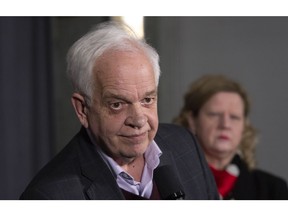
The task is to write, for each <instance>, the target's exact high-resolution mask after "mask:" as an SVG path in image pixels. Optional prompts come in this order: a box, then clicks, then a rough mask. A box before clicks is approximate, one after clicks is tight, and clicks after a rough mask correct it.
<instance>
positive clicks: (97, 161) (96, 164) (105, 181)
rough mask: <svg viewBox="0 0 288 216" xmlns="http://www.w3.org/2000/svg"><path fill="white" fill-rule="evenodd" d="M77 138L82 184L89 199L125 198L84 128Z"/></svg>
mask: <svg viewBox="0 0 288 216" xmlns="http://www.w3.org/2000/svg"><path fill="white" fill-rule="evenodd" d="M80 133H82V136H81V138H80V140H79V151H78V152H79V154H78V158H79V161H80V169H81V174H82V175H83V177H84V178H83V179H85V180H83V181H84V182H83V185H85V190H86V195H87V197H88V198H89V199H91V200H116V199H125V198H124V196H123V194H122V192H121V190H120V188H119V187H118V185H117V182H116V180H115V178H114V176H113V174H112V172H111V171H110V169H109V168H108V166H107V165H106V163H105V162H104V161H103V160H102V158H101V156H100V155H99V154H98V152H97V151H96V149H95V147H94V145H93V144H92V142H91V141H90V139H89V136H88V134H87V132H86V130H85V129H84V128H82V130H81V132H80Z"/></svg>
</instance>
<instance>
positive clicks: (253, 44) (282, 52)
mask: <svg viewBox="0 0 288 216" xmlns="http://www.w3.org/2000/svg"><path fill="white" fill-rule="evenodd" d="M120 18H121V17H0V123H1V124H0V199H2V200H4V199H5V200H7V199H8V200H14V199H18V198H19V196H20V194H21V193H22V191H23V190H24V188H25V187H26V186H27V184H28V183H29V181H30V180H31V179H32V177H33V176H34V175H35V174H36V173H37V171H39V169H40V168H41V167H43V166H44V165H45V164H46V163H47V162H48V161H49V160H50V159H51V158H52V157H53V156H54V155H55V154H56V153H57V152H59V151H60V150H61V149H62V148H63V147H64V146H65V145H66V144H67V143H68V142H69V141H70V139H71V138H72V137H73V136H74V135H75V133H77V132H78V130H79V129H80V124H79V122H78V120H77V118H76V115H75V114H74V111H73V108H72V106H71V102H70V96H71V93H72V87H71V85H70V83H69V81H68V80H67V78H66V74H65V70H66V60H65V56H66V53H67V50H68V48H69V47H70V46H71V45H72V43H73V42H75V41H76V40H77V39H78V38H79V37H81V36H82V35H83V34H85V33H86V32H87V31H88V30H90V29H91V27H93V26H94V25H96V24H98V23H100V22H104V21H107V20H110V19H120ZM121 20H123V21H125V22H129V23H128V24H129V25H131V26H132V25H134V24H135V25H137V28H139V30H140V31H139V35H140V36H141V35H143V36H144V37H145V38H146V40H147V41H148V43H150V44H151V45H152V46H154V47H155V48H156V49H157V51H158V53H159V55H160V66H161V71H162V74H161V77H160V86H159V104H158V110H159V119H160V122H171V121H172V119H173V118H174V117H175V116H176V115H177V114H178V112H179V111H180V108H181V107H182V105H183V95H184V93H185V92H186V90H187V89H188V86H189V84H190V83H191V82H192V81H193V80H195V79H196V78H198V77H199V76H202V75H203V74H206V73H217V74H219V73H222V74H225V75H228V76H229V77H231V78H234V79H236V80H238V81H239V82H240V83H241V84H242V85H243V86H244V87H245V88H246V89H247V91H248V93H249V95H250V98H251V101H252V112H251V116H250V117H251V120H252V123H253V124H254V126H255V127H256V128H257V129H258V131H259V133H260V140H259V144H258V146H257V154H256V155H257V162H258V163H257V164H258V167H259V168H261V169H264V170H266V171H269V172H271V173H274V174H275V175H278V176H281V177H283V178H284V179H285V180H286V181H287V180H288V170H287V168H286V164H287V162H288V159H287V153H288V144H287V139H286V137H287V136H286V133H287V132H286V131H287V119H288V118H287V111H288V96H287V92H288V84H287V82H288V17H132V21H133V23H130V21H129V19H126V18H125V17H122V18H121ZM135 21H137V23H135ZM141 30H142V31H141ZM137 31H138V30H137Z"/></svg>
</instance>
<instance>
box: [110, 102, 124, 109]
mask: <svg viewBox="0 0 288 216" xmlns="http://www.w3.org/2000/svg"><path fill="white" fill-rule="evenodd" d="M110 107H111V108H112V109H114V110H120V109H121V108H122V103H120V102H116V103H112V104H110Z"/></svg>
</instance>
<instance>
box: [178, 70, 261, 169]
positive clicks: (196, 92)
mask: <svg viewBox="0 0 288 216" xmlns="http://www.w3.org/2000/svg"><path fill="white" fill-rule="evenodd" d="M218 92H233V93H236V94H238V95H239V96H240V97H241V98H242V101H243V104H244V117H245V126H244V131H243V135H242V139H241V143H240V145H239V151H240V156H241V157H242V158H243V160H244V161H245V162H246V163H247V165H248V167H249V169H253V168H255V165H256V161H255V147H256V143H257V132H256V130H255V128H254V127H253V126H252V125H251V123H250V122H249V112H250V101H249V98H248V95H247V93H246V91H245V89H244V88H243V87H242V86H241V85H240V84H239V83H238V82H236V81H234V80H232V79H229V78H228V77H225V76H224V75H205V76H203V77H201V78H199V79H198V80H196V81H194V82H193V83H192V84H191V86H190V88H189V90H188V92H187V93H186V94H185V96H184V106H183V108H182V109H181V111H180V114H179V115H178V116H177V117H176V118H175V119H174V123H177V124H180V125H182V126H184V127H187V128H188V127H189V125H188V120H187V115H188V113H191V112H192V115H193V116H194V117H197V116H198V114H199V112H200V110H201V108H202V107H203V105H204V104H205V103H206V102H207V101H208V100H209V99H210V98H211V97H212V96H213V95H215V94H216V93H218Z"/></svg>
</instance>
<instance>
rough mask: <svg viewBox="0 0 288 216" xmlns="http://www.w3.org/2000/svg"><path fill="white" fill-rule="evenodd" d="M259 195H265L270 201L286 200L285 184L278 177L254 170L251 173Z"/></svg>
mask: <svg viewBox="0 0 288 216" xmlns="http://www.w3.org/2000/svg"><path fill="white" fill-rule="evenodd" d="M252 175H253V176H254V179H255V182H256V184H257V188H258V190H259V191H260V193H265V192H266V193H267V195H269V198H271V199H285V200H287V199H288V187H287V182H286V181H285V180H284V179H283V178H282V177H280V176H277V175H274V174H272V173H270V172H267V171H263V170H261V169H256V170H254V171H253V172H252Z"/></svg>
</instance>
